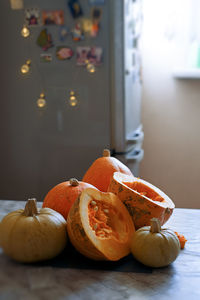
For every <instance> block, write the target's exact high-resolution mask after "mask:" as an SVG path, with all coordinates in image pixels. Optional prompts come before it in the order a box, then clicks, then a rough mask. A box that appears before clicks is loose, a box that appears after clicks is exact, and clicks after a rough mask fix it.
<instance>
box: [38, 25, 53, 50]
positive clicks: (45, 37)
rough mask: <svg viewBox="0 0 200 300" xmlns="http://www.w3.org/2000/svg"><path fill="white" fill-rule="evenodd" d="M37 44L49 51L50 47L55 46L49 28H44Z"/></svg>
mask: <svg viewBox="0 0 200 300" xmlns="http://www.w3.org/2000/svg"><path fill="white" fill-rule="evenodd" d="M37 44H38V46H40V47H41V48H42V49H43V50H44V51H47V50H48V49H49V48H51V47H53V46H54V45H53V41H52V37H51V34H50V33H48V32H47V29H46V28H45V29H43V30H42V31H41V32H40V34H39V36H38V38H37Z"/></svg>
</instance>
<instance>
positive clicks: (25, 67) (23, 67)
mask: <svg viewBox="0 0 200 300" xmlns="http://www.w3.org/2000/svg"><path fill="white" fill-rule="evenodd" d="M29 70H30V67H29V65H27V64H24V65H22V66H21V72H22V74H26V73H28V72H29Z"/></svg>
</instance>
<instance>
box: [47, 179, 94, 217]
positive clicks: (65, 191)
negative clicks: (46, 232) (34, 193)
mask: <svg viewBox="0 0 200 300" xmlns="http://www.w3.org/2000/svg"><path fill="white" fill-rule="evenodd" d="M89 187H92V188H95V187H94V186H92V185H91V184H89V183H86V182H82V181H78V180H77V179H76V178H71V179H70V180H69V181H65V182H61V183H59V184H57V185H56V186H54V187H53V188H52V189H51V190H50V191H49V192H48V193H47V195H46V196H45V198H44V201H43V206H42V207H48V208H51V209H54V210H55V211H57V212H59V213H60V214H61V215H62V216H63V217H64V218H65V220H66V219H67V216H68V213H69V210H70V208H71V206H72V204H73V203H74V201H75V200H76V198H77V197H78V196H79V195H80V194H81V193H82V191H83V190H84V189H86V188H89Z"/></svg>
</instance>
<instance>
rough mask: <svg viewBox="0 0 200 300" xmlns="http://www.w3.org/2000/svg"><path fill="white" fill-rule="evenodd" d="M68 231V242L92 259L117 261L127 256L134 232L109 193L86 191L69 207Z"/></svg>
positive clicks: (120, 206)
mask: <svg viewBox="0 0 200 300" xmlns="http://www.w3.org/2000/svg"><path fill="white" fill-rule="evenodd" d="M67 230H68V235H69V238H70V241H71V243H72V244H73V246H74V247H75V248H76V250H77V251H79V252H80V253H81V254H83V255H84V256H86V257H88V258H90V259H94V260H112V261H116V260H119V259H120V258H122V257H124V256H126V255H128V254H129V253H130V242H131V240H132V237H133V234H134V232H135V228H134V224H133V222H132V219H131V217H130V215H129V213H128V211H127V209H126V207H125V206H124V205H123V203H122V202H121V201H120V200H119V199H118V197H116V196H115V195H114V194H112V193H104V192H100V191H99V190H96V189H92V188H88V189H85V190H84V191H83V192H82V194H81V195H80V197H79V198H78V199H77V200H76V201H75V202H74V204H73V205H72V207H71V209H70V212H69V215H68V220H67Z"/></svg>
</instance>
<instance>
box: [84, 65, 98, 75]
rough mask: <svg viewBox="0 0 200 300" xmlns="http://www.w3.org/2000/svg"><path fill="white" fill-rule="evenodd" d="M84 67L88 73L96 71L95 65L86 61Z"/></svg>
mask: <svg viewBox="0 0 200 300" xmlns="http://www.w3.org/2000/svg"><path fill="white" fill-rule="evenodd" d="M86 69H87V71H88V72H89V73H94V72H95V71H96V68H95V65H94V64H91V63H88V64H87V65H86Z"/></svg>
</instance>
